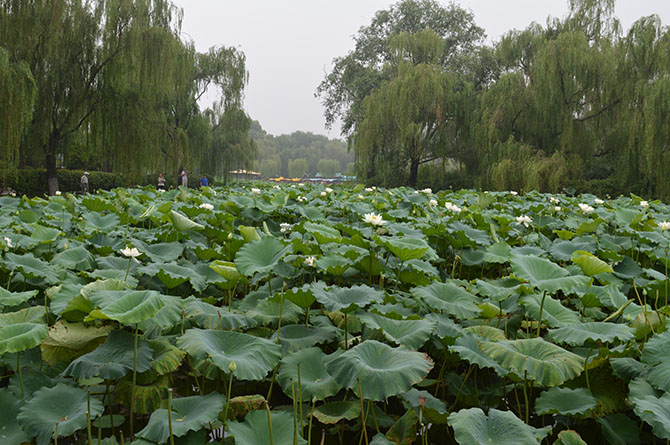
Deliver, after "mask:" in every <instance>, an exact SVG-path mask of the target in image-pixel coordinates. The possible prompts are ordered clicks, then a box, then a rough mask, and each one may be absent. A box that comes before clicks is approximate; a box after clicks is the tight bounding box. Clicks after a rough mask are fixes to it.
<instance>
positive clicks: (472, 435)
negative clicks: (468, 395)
mask: <svg viewBox="0 0 670 445" xmlns="http://www.w3.org/2000/svg"><path fill="white" fill-rule="evenodd" d="M448 422H449V425H450V426H451V427H452V428H453V429H454V433H455V436H456V441H457V442H458V443H459V444H460V445H484V444H495V445H518V444H532V443H540V442H541V441H542V439H544V438H545V437H546V436H547V435H548V434H549V433H550V432H551V427H545V428H533V427H532V426H530V425H526V424H525V423H524V422H523V421H522V420H521V419H519V418H518V417H517V416H515V415H514V413H512V412H510V411H499V410H497V409H493V408H492V409H490V410H489V415H488V416H487V415H486V414H484V411H482V410H481V409H479V408H470V409H462V410H460V411H458V412H456V413H452V414H451V415H449V421H448Z"/></svg>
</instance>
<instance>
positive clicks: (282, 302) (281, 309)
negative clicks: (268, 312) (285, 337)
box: [277, 290, 284, 344]
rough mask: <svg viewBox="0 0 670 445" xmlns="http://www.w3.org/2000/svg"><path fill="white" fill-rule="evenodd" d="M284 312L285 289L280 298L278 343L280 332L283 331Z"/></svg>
mask: <svg viewBox="0 0 670 445" xmlns="http://www.w3.org/2000/svg"><path fill="white" fill-rule="evenodd" d="M283 314H284V291H283V290H282V293H281V298H280V300H279V322H278V324H277V344H279V334H280V333H281V318H282V315H283Z"/></svg>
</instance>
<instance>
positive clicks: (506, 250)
mask: <svg viewBox="0 0 670 445" xmlns="http://www.w3.org/2000/svg"><path fill="white" fill-rule="evenodd" d="M511 253H512V248H511V247H510V246H509V244H507V243H496V244H493V245H491V246H489V247H487V248H486V251H485V252H484V262H485V263H496V264H504V263H506V262H508V261H509V260H510V255H511Z"/></svg>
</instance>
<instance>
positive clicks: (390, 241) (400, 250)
mask: <svg viewBox="0 0 670 445" xmlns="http://www.w3.org/2000/svg"><path fill="white" fill-rule="evenodd" d="M384 245H385V246H386V248H387V249H388V250H389V251H390V252H391V253H392V254H393V255H395V256H396V257H397V258H398V259H399V260H400V261H409V260H414V259H420V258H423V257H424V256H425V255H426V253H427V252H428V251H429V249H430V246H428V243H426V242H425V241H424V240H422V239H421V238H409V237H402V238H387V239H385V240H384Z"/></svg>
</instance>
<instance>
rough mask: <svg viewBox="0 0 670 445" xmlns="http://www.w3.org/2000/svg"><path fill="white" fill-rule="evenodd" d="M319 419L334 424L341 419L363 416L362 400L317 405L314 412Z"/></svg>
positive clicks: (324, 422) (327, 423)
mask: <svg viewBox="0 0 670 445" xmlns="http://www.w3.org/2000/svg"><path fill="white" fill-rule="evenodd" d="M312 415H313V416H314V417H316V418H317V420H318V421H319V422H321V423H323V424H326V425H334V424H336V423H338V422H339V421H340V420H353V419H355V418H357V417H360V416H361V402H359V401H355V402H354V401H341V402H328V403H324V404H323V405H320V406H318V407H316V409H315V410H314V412H313V413H312Z"/></svg>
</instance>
